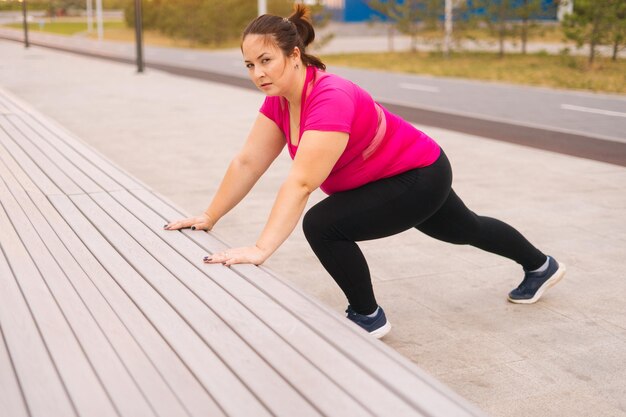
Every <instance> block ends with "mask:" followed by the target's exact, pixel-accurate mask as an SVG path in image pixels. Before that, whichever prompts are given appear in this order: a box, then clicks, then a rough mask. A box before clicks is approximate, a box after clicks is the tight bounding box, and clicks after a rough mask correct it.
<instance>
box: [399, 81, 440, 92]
mask: <svg viewBox="0 0 626 417" xmlns="http://www.w3.org/2000/svg"><path fill="white" fill-rule="evenodd" d="M398 85H399V86H400V88H405V89H407V90H417V91H425V92H427V93H438V92H439V88H438V87H433V86H432V85H423V84H407V83H400V84H398Z"/></svg>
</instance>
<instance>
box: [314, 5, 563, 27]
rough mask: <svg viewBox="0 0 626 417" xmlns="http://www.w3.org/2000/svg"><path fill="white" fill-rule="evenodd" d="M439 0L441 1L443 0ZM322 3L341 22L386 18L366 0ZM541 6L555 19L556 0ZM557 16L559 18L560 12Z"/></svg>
mask: <svg viewBox="0 0 626 417" xmlns="http://www.w3.org/2000/svg"><path fill="white" fill-rule="evenodd" d="M441 1H442V2H443V1H444V0H441ZM470 2H471V0H470ZM324 4H325V5H326V6H327V7H328V8H330V9H331V11H332V12H333V18H334V19H335V20H339V21H343V22H366V21H369V20H372V18H373V17H374V16H377V18H378V19H380V20H386V19H385V18H384V16H381V15H380V14H379V13H376V12H375V11H373V10H372V9H370V8H369V6H368V1H367V0H325V1H324ZM543 8H544V12H543V13H542V14H541V15H540V16H538V18H539V19H544V20H557V6H556V0H543ZM476 13H481V11H480V10H477V11H476ZM558 17H559V20H560V18H561V14H560V13H559V16H558ZM442 19H443V16H442Z"/></svg>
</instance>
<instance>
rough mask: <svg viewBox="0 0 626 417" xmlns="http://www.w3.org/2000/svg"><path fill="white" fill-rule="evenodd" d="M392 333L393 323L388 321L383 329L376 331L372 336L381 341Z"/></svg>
mask: <svg viewBox="0 0 626 417" xmlns="http://www.w3.org/2000/svg"><path fill="white" fill-rule="evenodd" d="M390 331H391V323H389V320H387V323H385V325H384V326H383V327H381V328H379V329H376V330H374V331H373V332H371V333H370V334H371V335H372V336H374V337H375V338H376V339H380V338H381V337H383V336H385V335H386V334H387V333H389V332H390Z"/></svg>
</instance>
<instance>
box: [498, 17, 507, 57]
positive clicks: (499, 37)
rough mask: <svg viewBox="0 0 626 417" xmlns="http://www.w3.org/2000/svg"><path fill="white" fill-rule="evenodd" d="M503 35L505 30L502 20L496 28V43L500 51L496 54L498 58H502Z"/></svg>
mask: <svg viewBox="0 0 626 417" xmlns="http://www.w3.org/2000/svg"><path fill="white" fill-rule="evenodd" d="M504 36H505V30H504V22H500V27H499V29H498V44H499V46H500V48H499V49H500V51H499V52H498V56H499V57H500V58H504Z"/></svg>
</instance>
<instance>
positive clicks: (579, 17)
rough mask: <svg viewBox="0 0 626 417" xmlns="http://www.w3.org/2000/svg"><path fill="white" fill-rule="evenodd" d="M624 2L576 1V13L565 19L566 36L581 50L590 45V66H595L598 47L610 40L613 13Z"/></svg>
mask: <svg viewBox="0 0 626 417" xmlns="http://www.w3.org/2000/svg"><path fill="white" fill-rule="evenodd" d="M618 2H619V3H621V2H623V0H576V2H575V3H574V12H573V13H571V14H568V15H566V16H565V18H564V19H563V23H562V27H563V32H564V33H565V36H567V37H568V38H569V39H572V40H574V41H576V44H577V45H578V47H579V48H580V47H581V46H582V45H584V44H589V64H593V62H594V59H595V56H596V48H597V46H598V45H601V44H603V43H604V44H606V43H607V40H608V39H609V38H610V37H609V35H610V33H611V26H612V23H613V22H612V21H613V20H615V19H614V18H613V17H612V16H611V13H612V12H614V11H615V9H616V4H615V3H618Z"/></svg>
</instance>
